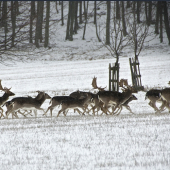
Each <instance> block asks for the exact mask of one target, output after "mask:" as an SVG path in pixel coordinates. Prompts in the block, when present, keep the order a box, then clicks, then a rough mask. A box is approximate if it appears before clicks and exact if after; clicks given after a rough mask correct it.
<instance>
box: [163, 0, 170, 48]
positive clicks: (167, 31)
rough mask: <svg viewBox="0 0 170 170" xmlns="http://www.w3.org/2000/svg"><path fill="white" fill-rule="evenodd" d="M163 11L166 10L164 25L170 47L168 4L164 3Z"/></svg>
mask: <svg viewBox="0 0 170 170" xmlns="http://www.w3.org/2000/svg"><path fill="white" fill-rule="evenodd" d="M162 3H163V9H164V23H165V30H166V34H167V37H168V41H169V45H170V26H169V19H168V9H167V2H166V1H162Z"/></svg>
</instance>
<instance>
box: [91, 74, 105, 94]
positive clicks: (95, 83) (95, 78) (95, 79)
mask: <svg viewBox="0 0 170 170" xmlns="http://www.w3.org/2000/svg"><path fill="white" fill-rule="evenodd" d="M92 86H93V88H94V89H98V90H99V91H105V90H104V89H105V88H106V87H104V88H102V87H98V86H97V77H95V76H94V78H93V80H92Z"/></svg>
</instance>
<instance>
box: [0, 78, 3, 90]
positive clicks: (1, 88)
mask: <svg viewBox="0 0 170 170" xmlns="http://www.w3.org/2000/svg"><path fill="white" fill-rule="evenodd" d="M1 81H2V80H0V90H2V91H4V88H3V87H2V84H1Z"/></svg>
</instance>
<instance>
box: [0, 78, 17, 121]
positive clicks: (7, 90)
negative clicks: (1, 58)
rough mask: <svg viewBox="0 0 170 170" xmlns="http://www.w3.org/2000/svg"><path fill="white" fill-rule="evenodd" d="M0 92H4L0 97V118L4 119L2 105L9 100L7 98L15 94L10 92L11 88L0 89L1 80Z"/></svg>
mask: <svg viewBox="0 0 170 170" xmlns="http://www.w3.org/2000/svg"><path fill="white" fill-rule="evenodd" d="M0 90H2V91H4V92H5V93H4V94H3V96H1V97H0V110H1V116H0V118H1V117H2V116H3V117H4V118H5V116H4V115H3V109H2V107H1V106H3V105H4V103H5V102H6V101H7V100H8V99H9V96H14V95H15V94H14V93H13V92H11V91H10V90H11V88H9V89H8V88H6V87H4V88H3V87H2V85H1V80H0Z"/></svg>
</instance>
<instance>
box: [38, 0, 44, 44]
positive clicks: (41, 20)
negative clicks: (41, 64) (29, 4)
mask: <svg viewBox="0 0 170 170" xmlns="http://www.w3.org/2000/svg"><path fill="white" fill-rule="evenodd" d="M43 11H44V1H40V30H39V31H40V42H41V43H42V40H43V35H42V24H43Z"/></svg>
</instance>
